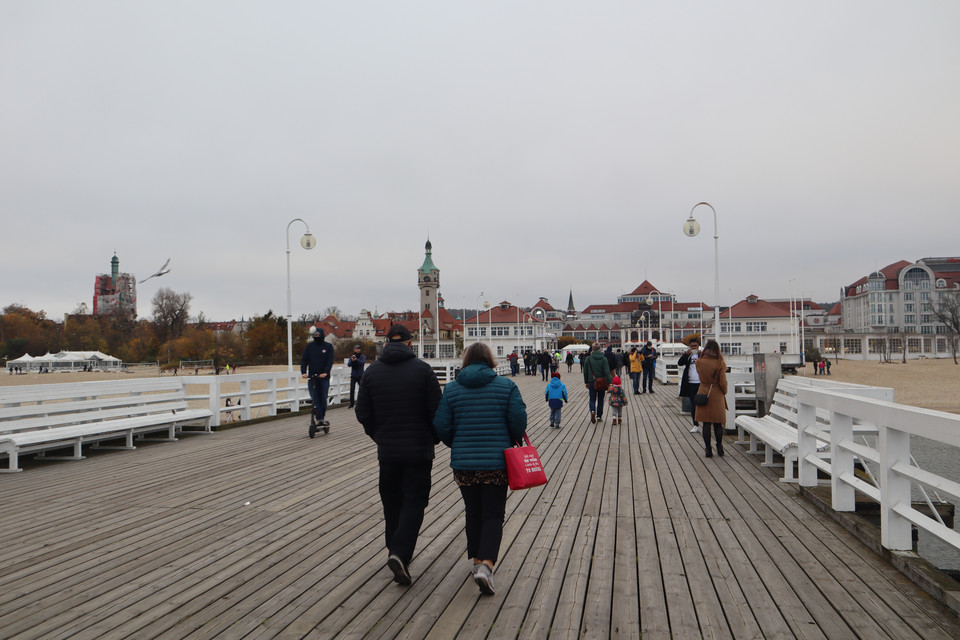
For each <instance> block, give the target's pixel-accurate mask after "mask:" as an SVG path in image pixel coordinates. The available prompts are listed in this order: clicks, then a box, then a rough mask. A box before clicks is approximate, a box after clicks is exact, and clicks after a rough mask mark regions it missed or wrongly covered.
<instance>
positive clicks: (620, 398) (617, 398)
mask: <svg viewBox="0 0 960 640" xmlns="http://www.w3.org/2000/svg"><path fill="white" fill-rule="evenodd" d="M620 384H621V380H620V376H613V382H612V383H610V389H609V391H610V413H611V414H612V416H613V417H612V418H611V422H610V423H611V424H623V408H624V407H625V406H627V394H626V393H624V392H623V387H621V386H620Z"/></svg>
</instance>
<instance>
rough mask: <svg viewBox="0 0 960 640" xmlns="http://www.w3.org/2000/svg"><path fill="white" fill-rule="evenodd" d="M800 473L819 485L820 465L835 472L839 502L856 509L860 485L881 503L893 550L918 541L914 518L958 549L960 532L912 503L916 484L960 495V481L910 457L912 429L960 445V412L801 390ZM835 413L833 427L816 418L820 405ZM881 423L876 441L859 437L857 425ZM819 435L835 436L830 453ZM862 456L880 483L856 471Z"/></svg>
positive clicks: (884, 531) (883, 536) (836, 505)
mask: <svg viewBox="0 0 960 640" xmlns="http://www.w3.org/2000/svg"><path fill="white" fill-rule="evenodd" d="M797 401H798V410H799V416H798V420H799V434H798V436H799V445H798V449H799V466H800V471H799V476H800V485H801V486H806V487H810V486H816V485H817V483H818V480H817V471H818V470H820V471H823V472H824V473H826V474H828V475H829V476H830V483H831V495H832V503H833V509H834V510H836V511H854V510H855V494H856V492H857V491H859V492H861V493H863V494H864V495H866V496H869V497H870V498H872V499H874V500H876V501H877V502H879V503H880V542H881V544H882V545H883V546H884V547H886V548H887V549H892V550H910V549H912V548H913V539H912V535H911V524H912V525H915V526H917V527H918V528H920V529H923V530H924V531H927V532H929V533H930V534H932V535H934V536H936V537H937V538H939V539H941V540H943V541H944V542H945V543H947V544H948V545H950V546H951V547H953V548H954V549H956V550H960V533H958V532H957V531H954V530H953V529H950V528H948V527H946V526H945V525H944V524H943V523H942V522H939V521H938V520H937V519H935V518H932V517H929V516H927V515H925V514H923V513H921V512H919V511H917V510H916V509H914V508H913V503H912V501H911V497H912V489H913V486H914V483H916V484H917V486H919V487H926V488H929V489H933V490H935V491H936V492H939V493H945V494H949V495H951V496H953V497H955V498H957V499H960V483H957V482H955V481H953V480H950V479H948V478H944V477H942V476H939V475H937V474H934V473H931V472H929V471H925V470H924V469H921V468H919V467H918V466H916V464H914V463H913V462H912V460H911V456H910V436H920V437H923V438H927V439H930V440H933V441H935V442H938V443H941V444H944V445H950V446H954V447H958V446H960V416H958V415H954V414H951V413H945V412H942V411H933V410H931V409H921V408H918V407H910V406H906V405H901V404H896V403H894V402H889V401H885V400H875V399H871V398H864V397H858V396H854V395H851V394H847V393H842V392H839V391H832V390H826V389H815V388H810V389H804V388H800V389H798V390H797ZM818 409H821V410H827V411H829V412H830V429H829V431H825V430H823V429H822V427H821V425H818V423H817V421H816V414H817V410H818ZM863 423H868V424H873V425H876V427H877V430H878V432H877V444H876V446H875V447H872V446H870V445H869V444H865V443H858V442H856V441H855V440H854V431H855V429H854V425H855V424H863ZM817 439H820V440H822V441H826V442H829V443H830V450H829V459H825V458H824V457H823V453H821V454H820V455H818V454H817V444H816V441H817ZM856 458H859V459H861V460H863V461H864V462H870V463H873V464H875V465H877V466H878V467H879V473H878V474H877V481H878V483H879V487H877V486H874V485H873V484H870V483H869V482H867V481H865V480H862V479H860V478H858V477H857V476H856V475H855V474H854V461H855V459H856Z"/></svg>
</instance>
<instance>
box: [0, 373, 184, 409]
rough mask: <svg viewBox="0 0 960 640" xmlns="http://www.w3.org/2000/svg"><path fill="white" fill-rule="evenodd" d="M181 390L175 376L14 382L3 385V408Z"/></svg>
mask: <svg viewBox="0 0 960 640" xmlns="http://www.w3.org/2000/svg"><path fill="white" fill-rule="evenodd" d="M182 389H183V381H182V380H180V379H179V378H174V377H170V378H134V379H132V380H100V381H96V382H66V383H61V384H36V385H20V386H16V385H15V386H10V387H0V407H4V406H10V405H16V404H27V403H33V402H51V401H55V400H75V399H81V398H97V397H100V396H104V395H134V394H140V393H156V392H160V391H179V390H182Z"/></svg>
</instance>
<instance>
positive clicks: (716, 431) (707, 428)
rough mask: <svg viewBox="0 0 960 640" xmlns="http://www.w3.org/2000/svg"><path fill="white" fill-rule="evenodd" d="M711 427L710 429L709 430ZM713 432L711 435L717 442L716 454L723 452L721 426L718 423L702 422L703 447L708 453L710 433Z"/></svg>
mask: <svg viewBox="0 0 960 640" xmlns="http://www.w3.org/2000/svg"><path fill="white" fill-rule="evenodd" d="M711 427H712V429H711ZM711 431H713V435H714V436H715V437H716V440H717V453H720V452H722V451H723V425H722V424H720V423H719V422H704V423H703V446H704V447H706V449H707V451H710V432H711Z"/></svg>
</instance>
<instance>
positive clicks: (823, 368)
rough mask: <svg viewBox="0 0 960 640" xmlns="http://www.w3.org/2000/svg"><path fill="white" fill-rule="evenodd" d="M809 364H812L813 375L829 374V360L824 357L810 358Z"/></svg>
mask: <svg viewBox="0 0 960 640" xmlns="http://www.w3.org/2000/svg"><path fill="white" fill-rule="evenodd" d="M810 364H812V365H813V375H815V376H816V375H821V376H828V375H830V361H829V360H827V359H826V358H820V359H819V360H811V361H810Z"/></svg>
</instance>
